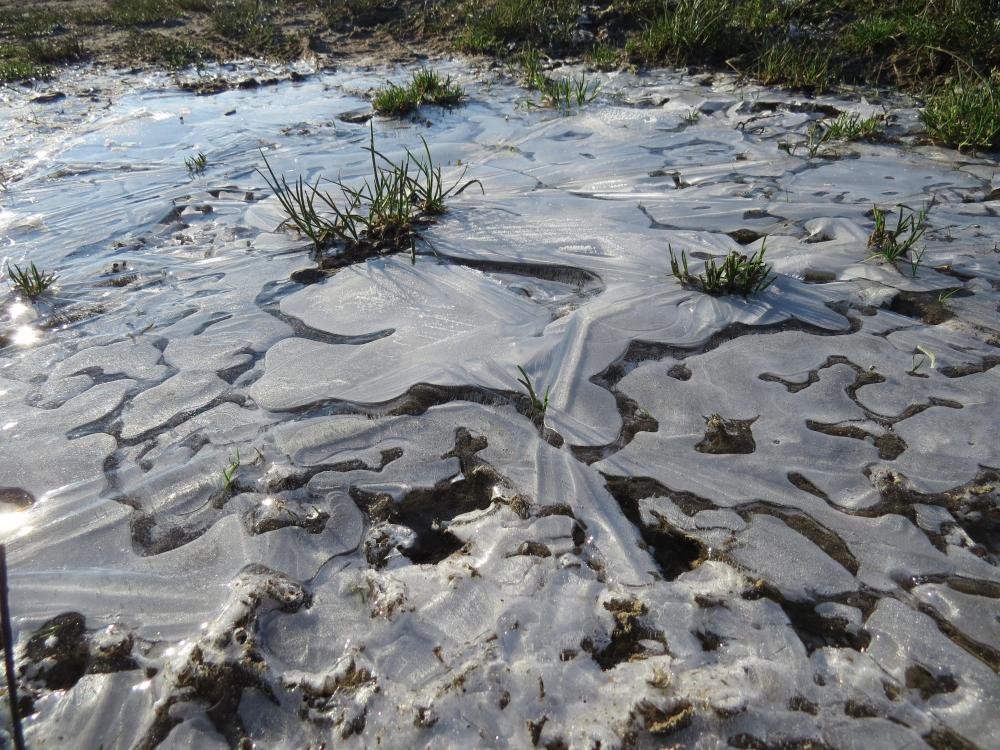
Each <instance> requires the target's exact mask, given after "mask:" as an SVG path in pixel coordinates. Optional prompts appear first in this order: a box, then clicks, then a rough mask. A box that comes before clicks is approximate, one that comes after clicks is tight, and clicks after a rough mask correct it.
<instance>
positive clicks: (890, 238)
mask: <svg viewBox="0 0 1000 750" xmlns="http://www.w3.org/2000/svg"><path fill="white" fill-rule="evenodd" d="M872 212H873V215H874V219H875V227H874V229H872V233H871V234H870V235H869V236H868V247H869V248H871V249H872V251H873V252H872V254H871V255H870V256H868V260H878V261H881V262H883V263H888V264H890V265H896V263H898V262H899V261H901V260H904V259H907V258H908V259H909V262H910V269H911V271H912V274H913V275H914V276H916V275H917V269H918V268H919V266H920V263H921V261H922V260H923V256H924V251H923V250H920V251H918V250H916V249H915V248H914V246H915V245H916V244H917V242H918V241H919V240H920V238H921V237H923V236H924V233H925V232H926V231H927V209H926V208H922V209H920V210H919V211H913V210H912V209H909V208H906V207H905V206H900V207H899V216H898V217H897V219H896V226H895V228H894V229H889V228H888V224H887V223H886V217H887V216H888V212H887V211H883V210H882V209H880V208H879V207H878V206H873V207H872Z"/></svg>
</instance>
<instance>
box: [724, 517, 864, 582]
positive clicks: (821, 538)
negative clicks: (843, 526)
mask: <svg viewBox="0 0 1000 750" xmlns="http://www.w3.org/2000/svg"><path fill="white" fill-rule="evenodd" d="M734 510H736V512H737V513H739V514H740V516H741V517H742V518H743V519H744V520H745V521H749V520H750V519H751V516H753V515H768V516H773V517H774V518H778V519H780V520H781V521H783V522H784V524H785V525H786V526H788V528H790V529H792V530H793V531H795V532H797V533H799V534H801V535H802V536H804V537H805V538H806V539H808V540H809V541H810V542H812V543H813V544H815V545H816V546H817V547H819V548H820V549H821V550H823V552H824V553H826V555H827V556H828V557H830V558H831V559H833V560H835V561H836V562H838V563H839V564H840V565H841V566H842V567H843V568H844V569H846V570H847V571H848V572H849V573H850V574H851V575H857V574H858V570H859V569H860V567H861V566H860V565H859V563H858V561H857V558H855V557H854V555H853V554H852V553H851V550H850V548H849V547H848V546H847V544H846V543H845V542H844V540H842V539H841V538H840V537H839V536H837V535H836V534H835V533H834V532H832V531H830V529H828V528H826V526H823V524H821V523H819V522H818V521H816V520H814V519H813V518H811V517H809V516H808V515H806V514H805V513H803V512H802V511H799V510H795V509H793V508H784V507H780V506H777V505H774V504H772V503H766V502H753V503H746V504H744V505H739V506H737V507H736V508H735V509H734Z"/></svg>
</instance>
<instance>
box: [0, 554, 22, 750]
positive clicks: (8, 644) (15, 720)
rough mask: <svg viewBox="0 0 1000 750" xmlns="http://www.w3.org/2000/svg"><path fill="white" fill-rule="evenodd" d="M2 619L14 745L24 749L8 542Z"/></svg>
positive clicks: (1, 559) (0, 559)
mask: <svg viewBox="0 0 1000 750" xmlns="http://www.w3.org/2000/svg"><path fill="white" fill-rule="evenodd" d="M0 620H2V625H3V661H4V666H5V667H6V668H7V698H8V700H9V701H10V721H11V724H13V726H14V747H15V748H16V749H17V750H24V732H23V731H22V729H21V713H20V710H19V707H18V705H17V677H16V676H15V674H14V637H13V635H12V633H11V629H10V605H9V603H8V602H7V545H6V544H0Z"/></svg>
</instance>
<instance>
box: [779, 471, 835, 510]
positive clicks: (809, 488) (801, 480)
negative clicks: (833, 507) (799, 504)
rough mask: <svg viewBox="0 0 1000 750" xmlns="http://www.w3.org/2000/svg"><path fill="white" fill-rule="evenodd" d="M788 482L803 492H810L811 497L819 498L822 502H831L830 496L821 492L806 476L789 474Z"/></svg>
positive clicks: (793, 472) (795, 473)
mask: <svg viewBox="0 0 1000 750" xmlns="http://www.w3.org/2000/svg"><path fill="white" fill-rule="evenodd" d="M788 481H789V482H791V483H792V484H793V485H795V486H796V487H798V488H799V489H800V490H802V491H803V492H808V493H809V494H810V495H812V496H814V497H818V498H819V499H820V500H823V501H825V502H827V503H829V502H830V496H829V495H827V494H826V493H825V492H823V490H821V489H820V488H819V487H817V486H816V485H815V484H813V482H812V481H811V480H810V479H808V478H807V477H805V476H804V475H802V474H799V473H798V472H796V471H792V472H789V473H788Z"/></svg>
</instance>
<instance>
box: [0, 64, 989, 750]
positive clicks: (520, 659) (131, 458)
mask: <svg viewBox="0 0 1000 750" xmlns="http://www.w3.org/2000/svg"><path fill="white" fill-rule="evenodd" d="M440 66H441V69H442V70H443V71H444V72H446V73H450V74H452V75H453V76H455V77H456V79H457V80H458V81H459V82H460V84H461V85H462V86H463V87H464V88H465V90H466V91H467V93H468V94H469V100H468V101H467V102H466V103H464V104H463V105H462V106H460V107H457V108H454V109H449V110H437V109H433V108H427V109H425V110H422V111H421V112H420V116H419V117H418V118H414V119H413V120H404V121H396V120H390V119H383V118H378V117H376V118H375V119H374V120H373V130H374V134H375V139H376V144H377V146H378V148H379V149H380V150H382V151H383V152H384V153H385V154H386V155H387V156H389V157H390V158H399V157H400V156H402V155H403V154H405V150H406V149H407V148H409V149H415V150H416V149H422V144H421V141H420V138H421V137H423V138H426V139H427V142H428V144H429V146H430V149H431V152H432V153H433V155H434V158H435V160H436V161H437V163H439V164H441V165H442V166H443V169H444V173H445V177H446V179H449V180H453V179H457V178H458V177H459V176H460V175H461V174H462V172H463V170H465V169H468V172H467V178H476V179H480V180H481V181H482V183H483V186H484V190H485V193H484V194H481V193H480V191H478V190H476V189H470V190H467V191H465V192H464V193H462V194H461V195H460V196H458V197H455V198H453V199H452V200H451V202H450V204H449V211H448V212H447V213H446V214H445V215H444V216H442V217H441V218H440V220H439V221H437V222H436V223H434V224H433V225H431V226H429V227H427V228H426V229H425V230H424V233H425V238H426V241H421V242H420V243H418V247H417V251H418V252H417V256H416V258H415V260H411V258H410V255H409V253H404V254H400V255H395V256H388V257H383V258H378V259H372V260H369V261H367V262H363V263H357V264H355V265H352V266H348V267H346V268H343V269H342V270H340V271H339V272H337V273H335V274H330V275H327V276H325V277H320V278H319V279H318V280H317V279H313V280H312V281H314V282H315V283H309V284H305V283H299V282H296V281H293V280H291V279H292V276H293V274H294V273H295V272H296V271H301V270H303V269H310V268H313V267H314V266H315V262H314V260H313V259H312V258H311V256H310V254H309V251H308V246H307V245H308V243H307V242H306V241H304V240H303V238H301V237H298V236H296V235H295V234H294V233H293V232H291V231H288V230H286V229H283V228H281V227H280V226H279V225H280V223H281V222H282V219H283V216H282V214H281V212H280V206H279V205H278V202H277V200H276V199H275V197H274V196H273V195H271V194H270V190H269V189H268V187H267V185H266V184H265V182H264V180H263V179H262V178H261V176H260V175H259V174H258V173H257V172H256V171H255V169H256V168H257V167H261V166H262V165H263V161H262V159H261V157H260V154H259V152H258V148H260V149H263V151H264V153H265V154H266V156H267V158H268V160H269V161H270V163H271V165H272V166H273V167H274V168H275V170H276V171H278V172H279V173H283V174H286V175H287V176H288V177H289V179H293V178H294V177H296V176H298V175H302V176H303V177H305V178H307V179H309V180H315V179H317V178H318V177H320V176H326V177H330V178H335V177H340V178H342V179H344V180H347V181H352V180H356V179H358V178H360V177H361V176H363V175H364V174H365V172H366V170H367V169H368V168H369V156H368V154H367V153H366V152H365V151H364V150H363V149H364V147H365V146H366V145H367V144H368V138H369V130H368V125H366V124H352V123H351V122H348V121H346V120H344V119H340V118H341V115H344V114H345V113H352V112H357V111H359V110H364V109H366V108H367V106H368V104H367V102H366V100H365V98H364V94H365V92H366V91H368V90H370V89H371V88H372V87H374V86H377V85H379V84H381V83H382V82H384V80H385V79H386V78H392V79H394V80H402V79H403V78H404V77H405V76H407V75H408V71H404V70H397V69H366V70H352V69H349V68H345V69H343V70H340V71H337V72H325V73H317V74H312V75H308V76H307V77H305V78H303V79H302V80H297V81H294V82H291V81H289V82H284V83H281V84H279V85H277V86H269V87H261V88H258V89H250V90H243V89H238V88H234V89H232V90H228V91H225V92H223V93H220V94H217V95H214V96H207V97H201V96H195V95H193V94H190V93H185V92H183V91H181V90H180V89H178V88H177V87H176V85H175V83H174V82H173V81H172V80H170V79H168V78H166V77H162V76H145V77H143V76H132V75H127V76H116V77H111V76H109V75H107V74H105V73H102V72H100V71H95V70H90V69H86V68H84V69H80V70H73V71H69V72H67V73H66V74H65V75H64V76H63V77H62V78H60V79H57V80H55V81H53V82H51V83H50V84H49V86H50V87H58V88H59V89H60V90H63V91H65V92H66V93H67V94H68V95H67V97H66V98H65V99H62V100H61V101H59V102H58V103H56V104H35V103H32V102H31V101H30V98H31V96H33V95H34V94H35V93H37V92H32V91H25V90H22V89H17V88H3V89H0V113H2V115H3V118H4V122H5V123H7V125H6V127H5V130H4V132H3V133H2V134H0V144H2V150H0V169H2V173H3V175H4V178H5V182H4V187H5V189H4V190H3V192H0V261H3V263H4V264H5V263H6V262H10V263H22V264H23V263H24V262H26V261H33V262H35V263H36V264H37V265H38V266H39V267H41V268H45V269H52V270H56V271H58V273H59V280H58V283H57V285H56V287H55V288H54V293H53V294H52V295H50V296H47V297H45V298H43V299H42V300H41V301H40V302H39V303H38V304H37V305H35V306H31V305H24V304H20V303H18V302H17V301H16V300H15V297H14V295H13V294H12V293H11V292H9V291H8V289H7V288H6V287H7V285H6V284H4V288H3V290H2V291H0V295H2V297H0V302H2V304H3V312H2V318H0V344H2V346H0V458H2V460H0V538H2V539H4V540H5V541H6V543H7V544H8V547H9V550H10V564H11V569H12V572H11V597H12V605H13V610H14V615H15V616H14V630H15V638H16V640H17V644H18V647H19V648H18V656H19V662H20V664H21V665H22V667H23V669H22V675H21V679H22V689H23V690H24V691H25V692H26V693H28V692H30V693H31V695H32V697H33V699H34V707H35V711H34V713H32V714H31V715H30V716H29V717H28V718H27V720H26V730H27V736H28V741H29V746H30V747H32V748H56V747H60V748H61V747H67V746H72V747H81V748H96V747H103V748H105V749H106V750H111V749H112V748H136V747H141V748H149V747H154V746H159V747H161V748H198V749H199V750H200V749H201V748H216V747H219V748H224V747H237V746H238V742H239V738H240V737H241V736H244V735H245V736H248V737H250V738H252V740H253V742H254V746H255V747H260V748H278V749H280V748H302V747H322V746H326V747H334V746H336V747H356V748H362V747H364V748H367V747H385V748H415V747H433V748H446V747H447V748H451V747H454V748H468V747H498V748H499V747H504V748H506V747H513V748H531V747H550V748H555V747H565V748H573V749H574V750H576V749H580V750H584V749H588V750H589V749H591V748H596V747H602V748H619V747H637V748H654V747H663V746H666V747H689V748H704V749H709V748H724V747H744V748H791V747H807V746H809V747H818V748H838V749H842V748H858V749H859V750H860V749H862V748H864V749H865V750H869V749H871V748H875V749H878V750H881V749H883V748H885V749H888V748H903V747H906V748H909V747H924V746H927V747H932V748H936V749H940V748H944V747H978V748H984V749H985V748H998V747H1000V742H998V740H997V734H996V730H995V724H996V722H995V713H996V708H997V706H998V704H1000V680H998V677H997V669H998V667H1000V630H998V622H1000V607H998V604H997V599H998V597H1000V573H998V569H997V563H998V559H1000V558H998V555H1000V550H998V542H997V540H998V524H1000V516H998V508H997V501H998V489H997V487H998V482H1000V428H998V426H997V425H998V424H1000V419H998V414H1000V409H998V400H1000V375H998V372H1000V368H997V367H996V365H997V364H998V363H1000V349H998V346H1000V320H998V309H1000V308H998V305H1000V251H998V249H997V247H998V244H997V243H998V242H1000V202H998V199H997V191H996V186H997V184H998V179H1000V178H998V175H1000V164H998V162H997V160H996V158H995V156H994V157H991V156H988V155H983V156H978V157H977V156H970V155H959V154H957V153H955V152H951V151H947V150H944V149H939V148H935V147H930V146H925V145H920V144H919V143H918V142H917V141H916V140H915V139H914V138H913V137H911V136H910V135H909V134H910V133H911V132H913V131H914V129H915V128H914V124H915V123H916V113H915V111H914V110H913V109H912V108H911V107H909V106H908V105H907V104H906V103H904V102H899V101H895V100H889V101H886V102H881V101H874V100H873V101H869V100H867V99H865V98H864V97H862V96H861V95H860V94H857V95H851V96H847V95H845V97H844V98H837V97H825V98H822V99H819V100H816V99H809V98H806V97H802V96H799V95H794V94H789V93H786V92H781V91H775V90H769V89H765V88H760V87H755V86H742V85H739V84H738V83H737V82H736V81H734V80H732V79H730V78H727V77H723V76H717V77H715V78H710V79H704V78H701V77H692V76H687V75H684V74H680V73H676V72H668V71H661V72H655V73H650V74H646V75H643V76H634V75H630V74H625V73H622V74H606V75H604V76H603V77H602V78H601V80H602V84H603V86H602V90H601V95H600V96H599V98H598V99H597V101H595V102H594V103H592V104H591V105H589V106H587V107H586V108H584V109H582V110H573V111H570V112H567V113H560V112H554V111H550V110H545V109H541V108H537V107H530V106H527V99H528V98H529V95H528V94H527V93H526V92H524V91H522V90H520V89H518V88H517V87H516V86H514V85H513V84H512V82H511V81H510V80H508V79H505V78H503V77H502V76H499V77H498V76H497V74H496V73H495V72H493V71H478V70H476V69H475V68H474V66H470V65H469V64H468V62H467V61H452V62H442V63H440ZM216 72H218V73H220V74H222V75H227V76H232V77H234V78H237V77H240V76H246V75H251V74H253V75H257V76H258V77H262V78H263V77H267V76H268V75H269V74H271V73H273V72H274V71H272V70H270V69H268V68H266V67H261V68H259V69H254V68H253V67H252V66H247V65H244V66H238V67H233V68H224V69H220V70H219V71H216ZM305 72H310V71H305ZM185 75H192V76H193V75H195V74H194V73H190V74H185ZM883 103H884V104H885V105H886V106H888V107H889V108H890V110H891V111H892V112H893V115H894V117H895V124H894V125H892V127H891V132H892V133H893V134H894V135H899V136H900V140H899V141H898V142H891V143H850V144H848V143H841V144H836V145H835V146H834V150H835V151H836V157H837V158H819V157H816V158H810V157H809V156H808V153H807V152H806V149H805V148H804V147H803V146H801V145H799V146H796V144H801V143H802V142H803V141H804V140H805V137H806V135H805V134H806V131H807V129H808V128H809V126H810V125H811V124H812V123H813V122H815V121H816V120H817V119H819V118H820V117H822V116H823V115H822V112H823V111H825V110H828V109H829V108H835V109H837V110H840V111H848V112H863V113H870V112H879V111H882V109H881V106H880V105H881V104H883ZM692 113H694V114H696V115H697V116H694V114H692ZM352 119H353V118H352ZM198 151H202V152H204V153H205V154H206V156H207V159H208V168H207V170H206V172H205V174H204V175H202V176H189V175H188V174H187V173H186V170H185V168H184V164H183V160H184V157H185V156H189V155H193V154H195V153H197V152H198ZM873 204H876V205H878V206H880V207H882V208H885V209H888V210H890V211H893V212H895V211H896V210H897V207H898V206H900V205H902V206H906V207H908V208H911V209H914V210H916V209H920V208H922V207H927V208H928V231H927V234H926V235H925V237H924V239H923V240H922V242H921V244H920V247H921V249H922V251H923V253H924V254H923V256H922V258H923V259H922V262H921V263H920V265H919V266H918V267H916V268H911V265H910V264H909V263H906V262H904V263H901V264H900V265H899V266H898V267H893V266H889V265H885V264H879V263H877V262H874V261H872V260H871V259H869V255H870V250H869V249H868V247H867V240H868V236H869V233H870V232H871V230H872V226H873V221H872V206H873ZM765 237H766V239H765ZM741 242H742V243H745V244H741ZM765 245H766V258H767V261H768V262H769V263H770V264H772V266H773V271H774V272H775V274H776V275H777V276H776V281H775V282H774V283H773V284H772V285H771V286H770V287H768V288H767V289H766V290H765V291H763V292H762V293H760V294H758V295H753V296H751V297H749V298H747V299H744V298H743V297H740V296H738V295H737V296H725V297H711V296H708V295H705V294H702V293H700V292H698V291H695V290H692V289H688V288H685V287H683V286H681V285H680V284H679V283H678V282H677V281H676V280H675V279H674V278H673V277H672V276H671V275H670V263H669V253H668V247H672V248H673V249H674V251H675V252H677V253H679V252H680V251H681V250H684V251H685V252H686V254H687V256H688V258H689V260H690V263H691V265H692V268H693V269H694V270H698V269H700V268H701V264H702V263H703V262H704V261H705V260H706V259H708V258H710V257H715V258H720V257H722V256H724V255H726V254H727V253H729V252H730V251H733V250H739V251H740V252H746V253H750V252H755V251H757V250H759V249H760V248H761V247H762V246H765ZM123 264H124V265H123ZM296 278H300V279H301V278H304V277H302V276H296ZM952 289H958V292H957V293H956V294H955V295H953V296H951V297H949V298H947V299H946V301H945V302H944V303H943V304H942V303H941V302H939V301H938V299H939V296H941V295H942V293H944V292H947V290H952ZM927 311H930V312H931V313H935V314H936V315H937V317H933V316H931V317H927V315H928V313H927ZM935 311H936V312H935ZM518 366H523V367H524V369H525V370H526V371H527V373H528V374H529V376H530V377H531V379H532V380H533V381H534V382H535V383H536V385H537V387H538V389H539V391H540V392H544V391H546V390H547V391H548V392H549V407H548V411H547V413H546V415H545V420H544V425H542V428H543V429H541V430H540V429H539V426H538V425H536V424H534V423H533V421H532V419H531V418H530V416H531V415H530V414H529V412H528V407H527V402H526V399H525V398H524V397H523V395H521V394H522V389H521V386H520V385H519V384H518V382H517V377H518V371H517V367H518ZM720 430H721V431H722V438H724V439H723V440H722V443H721V448H719V445H717V444H716V443H715V442H713V439H718V438H719V437H720V434H719V431H720ZM713 435H714V438H713ZM713 446H715V447H714V448H713ZM226 476H228V477H229V480H228V482H227V480H226V478H225V477H226ZM73 612H76V613H79V615H81V616H82V617H83V618H85V631H84V632H83V634H82V635H80V634H77V635H73V634H72V633H70V631H69V630H66V629H60V627H59V626H55V625H52V623H51V621H52V618H55V617H56V616H57V615H61V614H64V613H73ZM46 623H48V625H47V627H46V629H45V630H44V631H42V632H40V633H39V628H40V627H42V626H43V625H46ZM74 638H76V639H77V640H73V639H74ZM66 644H70V645H72V644H76V645H75V646H73V648H76V649H77V651H76V652H74V653H78V654H79V652H80V649H82V650H83V651H82V653H83V657H82V659H83V661H81V662H79V664H80V665H82V666H79V668H78V669H77V671H76V672H74V673H73V674H72V675H71V678H70V679H68V680H67V681H66V682H65V684H59V685H53V684H49V682H48V681H49V680H54V679H55V678H54V677H52V675H53V674H54V673H53V671H52V670H53V669H54V668H55V667H57V666H58V665H59V663H60V659H61V658H62V657H60V656H59V654H60V653H62V652H61V651H60V649H61V648H63V647H64V646H65V647H66V648H69V646H67V645H66ZM39 653H41V656H39ZM32 654H34V656H32ZM109 654H111V655H114V656H115V658H111V657H109V656H108V655H109ZM963 742H964V743H967V744H962V743H963ZM809 743H813V744H809Z"/></svg>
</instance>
